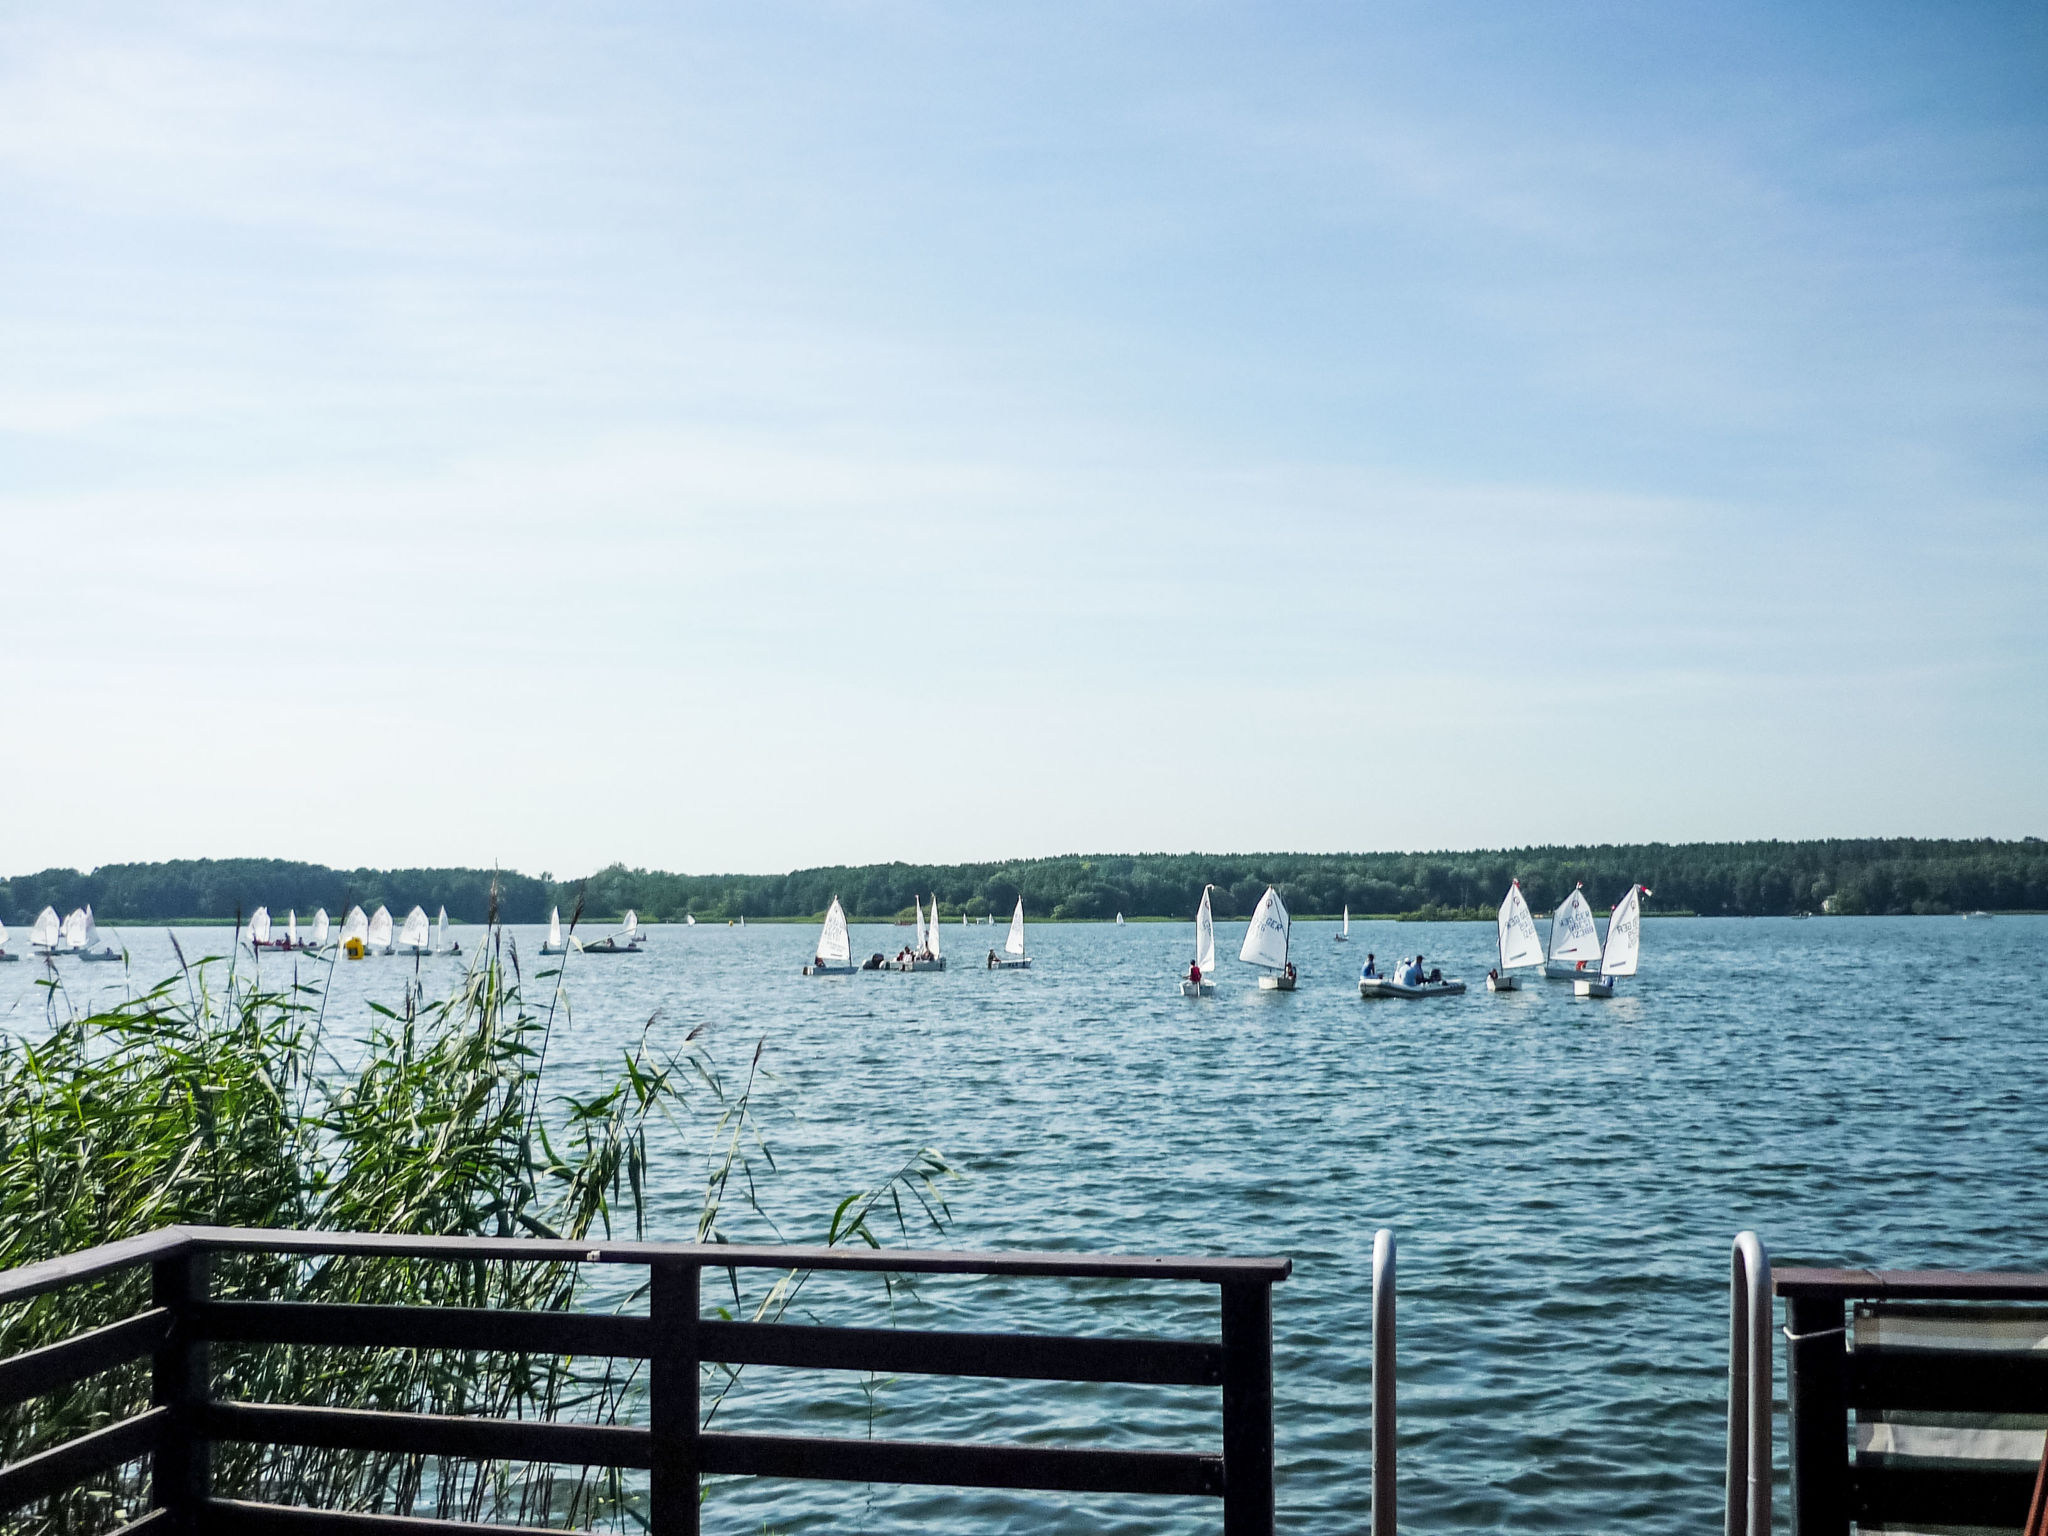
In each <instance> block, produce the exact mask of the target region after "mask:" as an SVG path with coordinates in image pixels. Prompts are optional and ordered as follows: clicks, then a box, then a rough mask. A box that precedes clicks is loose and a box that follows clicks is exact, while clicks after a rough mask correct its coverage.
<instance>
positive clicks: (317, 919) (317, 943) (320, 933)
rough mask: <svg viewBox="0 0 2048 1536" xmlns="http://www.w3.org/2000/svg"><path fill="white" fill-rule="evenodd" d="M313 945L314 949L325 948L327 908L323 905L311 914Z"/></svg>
mask: <svg viewBox="0 0 2048 1536" xmlns="http://www.w3.org/2000/svg"><path fill="white" fill-rule="evenodd" d="M313 947H314V948H315V949H325V948H326V947H327V909H326V908H325V907H322V908H321V909H320V910H319V911H318V912H315V913H314V914H313Z"/></svg>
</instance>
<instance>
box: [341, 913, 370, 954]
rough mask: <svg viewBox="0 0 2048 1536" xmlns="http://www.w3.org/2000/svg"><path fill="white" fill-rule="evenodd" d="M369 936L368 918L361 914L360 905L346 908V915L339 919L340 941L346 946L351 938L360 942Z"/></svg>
mask: <svg viewBox="0 0 2048 1536" xmlns="http://www.w3.org/2000/svg"><path fill="white" fill-rule="evenodd" d="M369 936H370V920H369V919H368V918H367V917H365V916H363V909H362V908H361V907H350V908H349V909H348V916H346V917H344V918H343V919H342V920H341V939H340V943H341V944H342V946H343V947H344V948H346V947H347V946H348V943H349V941H350V940H351V939H353V940H354V941H355V942H357V943H358V944H360V943H362V942H363V941H364V940H366V939H368V938H369Z"/></svg>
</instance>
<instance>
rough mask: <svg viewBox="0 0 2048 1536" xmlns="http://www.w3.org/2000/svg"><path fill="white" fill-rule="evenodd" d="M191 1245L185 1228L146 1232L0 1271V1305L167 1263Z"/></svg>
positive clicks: (167, 1228)
mask: <svg viewBox="0 0 2048 1536" xmlns="http://www.w3.org/2000/svg"><path fill="white" fill-rule="evenodd" d="M191 1241H192V1240H191V1238H190V1237H188V1236H187V1235H186V1229H185V1228H183V1227H165V1228H163V1229H162V1230H161V1231H157V1232H144V1233H143V1234H141V1235H140V1236H139V1237H124V1238H122V1239H120V1240H119V1241H118V1242H112V1243H101V1244H100V1245H99V1246H98V1247H97V1248H87V1249H84V1250H82V1251H80V1252H78V1253H66V1254H60V1255H58V1256H57V1257H56V1258H54V1259H42V1260H39V1261H37V1262H36V1263H34V1264H24V1265H22V1266H21V1267H20V1268H19V1269H9V1270H4V1271H0V1303H5V1302H10V1301H23V1300H26V1299H27V1298H28V1297H30V1296H40V1295H41V1294H42V1293H43V1292H45V1291H58V1290H62V1289H63V1288H64V1287H65V1286H67V1285H79V1284H82V1283H83V1282H85V1281H87V1280H97V1279H99V1278H100V1276H102V1275H110V1274H112V1273H114V1272H115V1271H116V1270H122V1269H129V1268H132V1267H133V1266H135V1265H137V1264H147V1263H150V1262H151V1261H152V1260H155V1259H167V1258H170V1257H171V1256H172V1255H173V1254H177V1253H182V1252H184V1250H185V1249H186V1248H188V1247H190V1246H191Z"/></svg>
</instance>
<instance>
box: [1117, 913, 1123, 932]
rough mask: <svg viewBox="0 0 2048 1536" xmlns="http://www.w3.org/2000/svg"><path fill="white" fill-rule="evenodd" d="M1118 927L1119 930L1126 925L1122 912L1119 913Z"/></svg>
mask: <svg viewBox="0 0 2048 1536" xmlns="http://www.w3.org/2000/svg"><path fill="white" fill-rule="evenodd" d="M1116 925H1117V927H1119V928H1121V927H1123V925H1124V915H1123V913H1121V912H1119V913H1117V915H1116Z"/></svg>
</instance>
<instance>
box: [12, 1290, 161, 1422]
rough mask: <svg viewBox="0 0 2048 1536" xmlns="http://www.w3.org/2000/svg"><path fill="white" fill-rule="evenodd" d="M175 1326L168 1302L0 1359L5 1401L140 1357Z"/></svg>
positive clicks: (55, 1388)
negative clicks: (165, 1304)
mask: <svg viewBox="0 0 2048 1536" xmlns="http://www.w3.org/2000/svg"><path fill="white" fill-rule="evenodd" d="M170 1331H171V1314H170V1313H169V1312H168V1311H167V1310H165V1309H164V1308H162V1307H158V1308H156V1309H154V1310H153V1311H149V1312H144V1313H141V1314H139V1315H137V1316H135V1317H130V1318H124V1319H122V1320H121V1321H120V1322H118V1323H109V1324H108V1325H107V1326H106V1327H104V1328H95V1329H93V1330H92V1331H91V1332H90V1333H81V1334H76V1335H74V1336H72V1337H71V1338H68V1339H63V1340H61V1341H59V1342H58V1343H55V1344H45V1345H44V1346H43V1347H42V1348H41V1349H31V1350H28V1351H27V1352H25V1353H23V1354H19V1355H15V1356H13V1357H12V1358H10V1359H6V1360H0V1405H5V1404H11V1403H19V1402H24V1401H26V1400H27V1399H29V1398H31V1397H41V1396H42V1395H43V1394H44V1393H46V1392H56V1391H60V1390H62V1389H63V1388H65V1387H68V1386H70V1385H71V1384H72V1383H73V1382H74V1381H82V1380H84V1379H85V1378H86V1377H88V1376H97V1375H98V1374H99V1373H100V1372H101V1371H111V1370H112V1369H114V1367H115V1366H118V1365H126V1364H127V1363H128V1362H129V1361H130V1360H139V1359H141V1358H142V1357H143V1356H144V1355H146V1354H148V1353H149V1352H150V1351H151V1350H153V1349H155V1348H156V1347H157V1345H159V1344H161V1343H162V1342H163V1341H164V1338H165V1336H166V1335H168V1334H169V1333H170Z"/></svg>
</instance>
